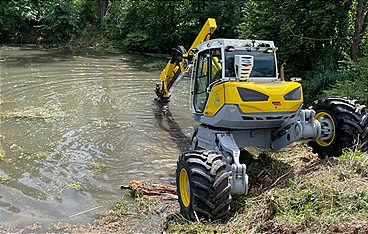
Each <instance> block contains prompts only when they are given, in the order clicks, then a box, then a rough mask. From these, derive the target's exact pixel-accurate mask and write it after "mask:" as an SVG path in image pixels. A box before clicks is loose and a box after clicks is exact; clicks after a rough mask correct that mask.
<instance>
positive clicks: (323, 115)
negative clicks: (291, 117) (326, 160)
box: [315, 111, 336, 147]
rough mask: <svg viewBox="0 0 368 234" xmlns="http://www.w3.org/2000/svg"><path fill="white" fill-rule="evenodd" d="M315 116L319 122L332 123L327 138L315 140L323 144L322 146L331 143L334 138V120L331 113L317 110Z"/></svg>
mask: <svg viewBox="0 0 368 234" xmlns="http://www.w3.org/2000/svg"><path fill="white" fill-rule="evenodd" d="M315 118H316V119H317V120H319V121H320V122H327V123H331V125H332V134H329V137H328V138H327V139H323V140H322V139H319V140H317V141H316V142H317V143H318V144H319V145H320V146H324V147H326V146H329V145H331V144H332V142H333V140H334V139H335V132H336V127H335V122H334V120H333V118H332V117H331V115H329V114H328V113H326V112H323V111H322V112H319V113H318V114H317V115H316V117H315Z"/></svg>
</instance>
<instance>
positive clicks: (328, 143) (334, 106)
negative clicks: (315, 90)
mask: <svg viewBox="0 0 368 234" xmlns="http://www.w3.org/2000/svg"><path fill="white" fill-rule="evenodd" d="M313 109H314V110H315V111H316V116H315V118H316V119H317V120H319V121H320V123H321V126H322V136H321V138H320V139H319V140H317V141H312V142H309V143H308V144H309V145H310V146H311V147H312V148H313V153H317V154H318V155H319V156H320V157H321V158H324V157H327V156H340V155H341V153H342V150H343V149H344V148H350V147H353V146H357V149H360V150H362V151H367V150H368V145H367V141H368V113H367V110H366V107H365V106H364V105H360V104H359V103H358V102H357V101H356V100H349V99H347V98H324V99H321V100H318V101H315V102H314V105H313Z"/></svg>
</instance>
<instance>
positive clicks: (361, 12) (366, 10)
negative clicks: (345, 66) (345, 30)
mask: <svg viewBox="0 0 368 234" xmlns="http://www.w3.org/2000/svg"><path fill="white" fill-rule="evenodd" d="M354 8H355V9H353V10H354V16H355V20H354V21H355V24H354V35H353V39H352V43H351V47H350V48H351V49H350V53H351V58H352V59H353V60H357V59H358V57H359V56H360V48H359V47H360V45H361V43H362V40H363V37H364V34H365V32H366V30H367V27H368V2H367V1H366V0H358V1H355V3H354Z"/></svg>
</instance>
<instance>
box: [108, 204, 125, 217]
mask: <svg viewBox="0 0 368 234" xmlns="http://www.w3.org/2000/svg"><path fill="white" fill-rule="evenodd" d="M110 212H111V214H112V215H114V216H116V217H122V216H124V215H127V214H128V213H129V206H128V204H127V203H126V202H125V201H123V200H121V201H118V202H117V203H116V204H115V206H114V207H113V208H112V209H111V211H110Z"/></svg>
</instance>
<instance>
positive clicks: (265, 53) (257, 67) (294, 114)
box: [155, 18, 368, 220]
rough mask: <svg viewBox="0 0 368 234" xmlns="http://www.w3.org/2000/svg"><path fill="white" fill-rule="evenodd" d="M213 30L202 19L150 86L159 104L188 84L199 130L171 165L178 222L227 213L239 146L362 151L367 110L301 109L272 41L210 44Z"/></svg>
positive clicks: (243, 189) (243, 178)
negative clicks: (185, 81)
mask: <svg viewBox="0 0 368 234" xmlns="http://www.w3.org/2000/svg"><path fill="white" fill-rule="evenodd" d="M216 27H217V25H216V21H215V19H212V18H209V19H208V20H207V22H206V23H205V24H204V26H203V28H202V29H201V31H200V33H199V34H198V36H197V38H196V39H195V41H194V42H193V44H192V46H191V47H190V48H189V50H188V51H187V50H186V49H185V48H184V47H183V46H178V47H177V48H174V49H173V53H172V57H171V59H170V60H169V62H168V63H167V65H166V67H165V68H164V69H163V71H162V72H161V75H160V83H158V84H157V85H156V89H155V93H156V95H157V98H156V100H157V101H158V102H161V103H164V104H166V103H167V102H169V100H170V95H171V93H172V92H173V90H174V88H175V86H176V84H177V83H178V81H179V80H180V79H181V78H182V77H190V79H191V86H190V96H191V105H192V107H191V109H192V115H193V118H194V120H195V121H197V122H198V123H199V125H197V126H195V127H194V133H193V135H192V138H191V149H190V150H189V151H188V152H185V153H182V154H181V155H180V156H179V160H178V162H177V168H176V183H177V194H178V200H179V204H180V211H181V213H182V215H183V216H184V217H186V218H188V219H191V220H194V219H198V218H205V219H210V220H217V219H223V218H226V217H227V216H228V213H229V209H230V203H231V195H239V194H247V193H248V190H249V181H248V174H247V165H245V164H242V163H241V161H242V160H241V157H242V156H241V154H240V152H241V150H242V149H244V148H245V147H258V148H261V149H265V150H273V151H276V150H280V149H282V148H284V147H286V146H288V145H290V144H291V143H293V142H296V141H304V142H308V144H309V146H311V147H312V149H313V152H314V153H316V154H318V155H319V157H321V158H323V157H328V156H339V155H340V154H341V153H342V150H343V149H344V148H346V147H353V146H354V147H357V149H360V150H362V151H367V149H368V144H367V141H368V113H367V109H366V106H364V105H361V104H359V103H358V101H357V100H349V99H347V98H344V97H329V98H323V99H320V100H317V101H315V102H314V104H313V106H312V107H310V108H309V109H303V90H302V86H301V84H300V83H299V82H298V80H297V79H292V80H291V81H285V80H284V76H283V72H282V69H280V72H279V69H278V66H277V58H276V51H277V47H275V45H274V42H273V41H269V40H242V39H211V36H212V35H213V33H214V32H215V30H216ZM280 73H281V74H280Z"/></svg>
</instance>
